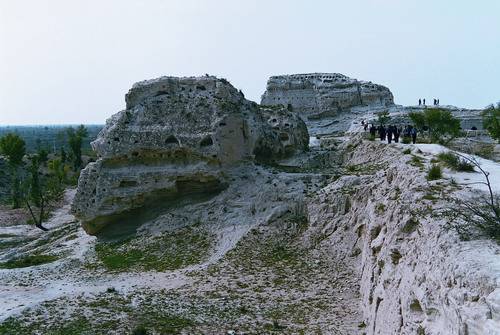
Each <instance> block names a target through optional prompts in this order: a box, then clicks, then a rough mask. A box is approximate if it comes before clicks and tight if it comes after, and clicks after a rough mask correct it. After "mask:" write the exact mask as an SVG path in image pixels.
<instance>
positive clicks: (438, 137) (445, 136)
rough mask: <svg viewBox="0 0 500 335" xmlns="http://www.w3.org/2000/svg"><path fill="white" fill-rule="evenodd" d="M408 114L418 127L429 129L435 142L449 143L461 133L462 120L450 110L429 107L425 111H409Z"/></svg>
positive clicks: (432, 140) (431, 138)
mask: <svg viewBox="0 0 500 335" xmlns="http://www.w3.org/2000/svg"><path fill="white" fill-rule="evenodd" d="M408 116H409V117H410V119H411V120H412V122H413V123H414V124H415V125H416V127H417V128H420V129H424V128H428V129H429V135H430V140H431V142H433V143H435V142H438V143H443V144H447V143H449V142H450V141H451V140H453V139H454V138H456V137H457V136H459V135H460V120H459V119H457V118H456V117H454V116H453V115H452V114H451V112H450V111H448V110H444V109H440V108H429V109H426V110H425V111H424V112H413V113H409V114H408Z"/></svg>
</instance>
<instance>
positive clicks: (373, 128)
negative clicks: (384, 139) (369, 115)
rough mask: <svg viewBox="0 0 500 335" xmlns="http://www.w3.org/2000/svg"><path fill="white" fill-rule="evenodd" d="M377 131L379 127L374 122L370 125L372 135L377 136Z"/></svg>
mask: <svg viewBox="0 0 500 335" xmlns="http://www.w3.org/2000/svg"><path fill="white" fill-rule="evenodd" d="M376 132H377V128H375V126H374V125H373V123H372V126H371V127H370V135H371V136H373V137H374V138H375V133H376Z"/></svg>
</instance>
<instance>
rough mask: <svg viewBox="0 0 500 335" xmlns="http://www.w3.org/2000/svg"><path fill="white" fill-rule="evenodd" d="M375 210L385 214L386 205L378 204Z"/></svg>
mask: <svg viewBox="0 0 500 335" xmlns="http://www.w3.org/2000/svg"><path fill="white" fill-rule="evenodd" d="M375 211H376V212H377V213H378V214H383V213H384V212H385V205H384V204H383V203H379V204H377V206H375Z"/></svg>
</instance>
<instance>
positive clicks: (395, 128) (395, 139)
mask: <svg viewBox="0 0 500 335" xmlns="http://www.w3.org/2000/svg"><path fill="white" fill-rule="evenodd" d="M400 134H401V129H400V128H398V127H394V142H396V143H399V135H400Z"/></svg>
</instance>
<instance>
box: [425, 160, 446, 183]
mask: <svg viewBox="0 0 500 335" xmlns="http://www.w3.org/2000/svg"><path fill="white" fill-rule="evenodd" d="M442 177H443V172H442V171H441V166H439V165H437V164H432V166H431V168H430V169H429V172H428V173H427V180H436V179H441V178H442Z"/></svg>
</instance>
